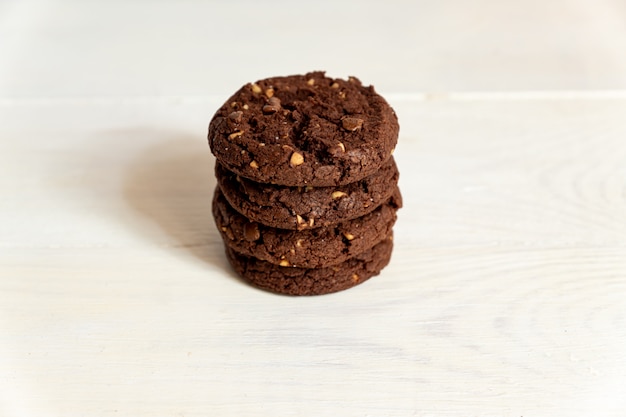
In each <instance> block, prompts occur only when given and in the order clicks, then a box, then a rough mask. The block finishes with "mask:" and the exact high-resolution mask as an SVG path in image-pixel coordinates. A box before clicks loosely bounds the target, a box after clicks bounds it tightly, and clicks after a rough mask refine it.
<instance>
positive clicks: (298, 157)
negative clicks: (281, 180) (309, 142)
mask: <svg viewBox="0 0 626 417" xmlns="http://www.w3.org/2000/svg"><path fill="white" fill-rule="evenodd" d="M303 163H304V156H302V154H301V153H299V152H294V153H292V154H291V158H290V159H289V165H291V166H292V167H297V166H298V165H302V164H303Z"/></svg>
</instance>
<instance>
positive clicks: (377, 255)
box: [226, 236, 393, 295]
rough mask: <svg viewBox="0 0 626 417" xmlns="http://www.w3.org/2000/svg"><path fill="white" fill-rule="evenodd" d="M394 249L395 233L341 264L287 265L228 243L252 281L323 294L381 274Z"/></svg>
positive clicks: (233, 257)
mask: <svg viewBox="0 0 626 417" xmlns="http://www.w3.org/2000/svg"><path fill="white" fill-rule="evenodd" d="M392 249H393V239H392V236H389V237H387V238H385V239H384V240H383V241H382V242H380V243H378V244H377V245H375V246H374V247H372V248H371V249H369V250H367V251H365V252H363V253H361V254H359V255H357V256H355V257H353V258H350V259H348V260H346V261H344V262H342V263H340V264H337V265H334V266H329V267H325V268H317V269H306V268H295V267H288V266H287V267H284V266H278V265H274V264H271V263H269V262H265V261H261V260H258V259H256V258H253V257H250V256H246V255H242V254H240V253H238V252H235V251H234V250H232V249H231V248H229V247H226V255H227V257H228V260H229V261H230V264H231V265H232V267H233V268H234V269H235V271H236V272H237V273H238V274H239V275H240V276H241V277H243V278H244V279H245V280H246V281H248V282H249V283H250V284H252V285H254V286H255V287H258V288H261V289H263V290H266V291H271V292H275V293H279V294H287V295H322V294H329V293H333V292H337V291H341V290H345V289H348V288H350V287H354V286H355V285H358V284H360V283H362V282H364V281H366V280H367V279H369V278H371V277H373V276H375V275H378V274H379V273H380V271H381V270H382V269H383V268H384V267H385V266H387V264H388V263H389V260H390V259H391V251H392Z"/></svg>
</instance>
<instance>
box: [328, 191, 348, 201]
mask: <svg viewBox="0 0 626 417" xmlns="http://www.w3.org/2000/svg"><path fill="white" fill-rule="evenodd" d="M347 195H348V194H346V193H344V192H343V191H333V193H332V194H331V196H332V197H333V200H336V199H338V198H341V197H344V196H347Z"/></svg>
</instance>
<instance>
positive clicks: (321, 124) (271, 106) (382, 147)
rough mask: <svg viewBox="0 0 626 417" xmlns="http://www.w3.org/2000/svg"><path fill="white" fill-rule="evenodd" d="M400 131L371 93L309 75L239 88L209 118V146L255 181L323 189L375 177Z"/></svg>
mask: <svg viewBox="0 0 626 417" xmlns="http://www.w3.org/2000/svg"><path fill="white" fill-rule="evenodd" d="M398 130H399V127H398V121H397V117H396V114H395V112H394V111H393V109H392V108H391V107H390V106H389V104H387V102H386V101H385V100H384V99H383V98H382V97H381V96H380V95H378V94H377V93H376V91H374V87H372V86H369V87H364V86H363V85H362V84H361V82H360V81H359V80H358V79H356V78H354V77H350V78H349V79H348V80H347V81H346V80H342V79H333V78H329V77H326V76H325V74H324V72H311V73H308V74H305V75H292V76H287V77H275V78H268V79H265V80H260V81H257V82H256V83H254V84H246V85H245V86H243V87H242V88H241V89H239V91H237V92H236V93H235V94H234V95H233V96H232V97H231V98H230V99H228V101H227V102H226V103H224V105H223V106H222V107H221V108H220V109H219V110H218V111H217V113H216V114H215V116H213V119H212V120H211V123H210V125H209V145H210V146H211V151H212V152H213V154H215V156H216V158H217V159H218V160H219V161H220V162H221V163H222V164H223V165H224V166H226V167H227V168H228V169H229V170H231V171H233V172H235V173H237V174H239V175H241V176H243V177H246V178H249V179H251V180H253V181H257V182H261V183H270V184H277V185H286V186H306V185H309V186H313V187H328V186H333V185H343V184H349V183H352V182H355V181H359V180H360V179H362V178H364V177H366V176H368V175H371V174H372V173H374V172H375V171H376V170H378V169H379V168H380V167H381V166H382V165H383V164H384V163H385V162H386V161H387V159H389V157H390V155H391V153H392V151H393V149H394V147H395V145H396V142H397V139H398Z"/></svg>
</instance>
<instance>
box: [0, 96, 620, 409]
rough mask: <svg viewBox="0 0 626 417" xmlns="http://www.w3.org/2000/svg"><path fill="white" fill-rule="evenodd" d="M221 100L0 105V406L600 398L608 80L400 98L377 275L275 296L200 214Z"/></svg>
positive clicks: (616, 198)
mask: <svg viewBox="0 0 626 417" xmlns="http://www.w3.org/2000/svg"><path fill="white" fill-rule="evenodd" d="M218 104H219V102H217V101H215V100H212V99H207V100H196V101H190V102H185V103H179V102H171V103H170V102H167V101H161V102H157V103H145V102H144V103H127V104H123V103H107V102H94V103H91V104H89V103H84V102H81V103H72V102H65V103H61V104H59V103H57V104H55V105H49V104H46V103H39V104H36V103H31V104H29V105H24V106H5V107H3V108H2V109H0V114H1V116H2V124H1V125H0V137H1V138H2V140H1V141H0V167H1V170H2V175H1V176H0V195H2V196H4V198H2V199H1V200H0V219H1V220H0V229H1V233H0V277H1V279H0V329H1V330H2V331H1V332H0V371H1V372H2V374H1V378H0V388H1V389H0V392H2V394H3V397H1V405H2V407H1V408H0V411H1V412H2V413H3V415H7V416H11V417H12V416H56V415H59V416H60V415H62V416H82V415H90V416H154V415H166V416H205V415H223V416H258V415H294V416H295V415H298V416H314V415H315V416H318V415H331V414H332V415H342V416H343V415H345V416H379V415H385V416H407V415H416V416H467V415H475V416H521V415H523V416H554V415H577V416H582V415H589V416H591V415H602V416H621V415H623V412H624V410H626V403H625V402H624V400H623V396H622V395H621V394H622V387H623V386H624V383H626V357H625V356H624V355H623V351H624V345H625V343H626V331H625V330H624V329H625V328H626V327H625V326H624V325H625V322H624V320H625V317H626V307H625V305H624V302H623V300H624V297H625V296H626V233H625V232H626V220H625V219H624V213H625V212H626V198H625V197H626V194H625V190H626V171H625V167H626V141H625V140H624V138H625V137H626V124H625V123H624V114H626V100H623V99H594V100H585V99H580V98H579V99H562V100H559V99H553V100H532V99H522V100H519V99H506V97H501V98H500V99H497V100H495V99H489V100H479V99H473V100H455V99H446V98H443V99H432V100H431V99H424V100H420V101H416V100H405V101H403V100H398V101H396V102H393V103H392V104H393V105H394V107H395V108H396V109H397V112H398V114H399V117H400V120H401V121H402V131H401V138H400V142H399V146H398V148H397V151H396V153H395V156H396V158H397V161H398V165H399V167H400V170H401V180H400V185H401V187H402V190H403V193H404V197H405V207H404V208H403V209H402V211H401V212H400V213H399V215H400V218H399V220H398V225H397V227H396V236H395V242H396V249H395V252H394V258H393V260H392V264H391V265H390V266H389V267H388V268H387V269H386V270H385V271H384V273H383V274H382V275H381V276H379V277H377V278H375V279H372V280H371V281H369V282H367V283H365V284H363V285H361V286H359V287H356V288H354V289H352V290H350V291H346V292H343V293H338V294H334V295H329V296H323V297H314V298H289V297H282V296H276V295H272V294H268V293H264V292H261V291H258V290H255V289H253V288H250V287H248V286H247V285H245V284H243V283H242V282H241V281H239V280H238V279H237V278H236V277H235V275H234V274H233V272H232V271H231V270H230V269H229V268H228V266H227V263H226V261H225V258H224V255H223V249H222V246H221V242H220V240H219V237H218V235H217V232H216V231H215V229H214V226H213V224H212V220H211V217H210V196H211V190H212V187H213V185H214V183H215V182H214V180H213V178H212V176H211V175H212V174H211V173H212V164H213V160H212V157H211V156H210V154H209V152H208V148H207V145H206V143H205V139H204V131H205V129H206V122H207V120H208V116H207V115H209V114H210V113H211V110H212V109H214V108H216V107H217V105H218Z"/></svg>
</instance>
